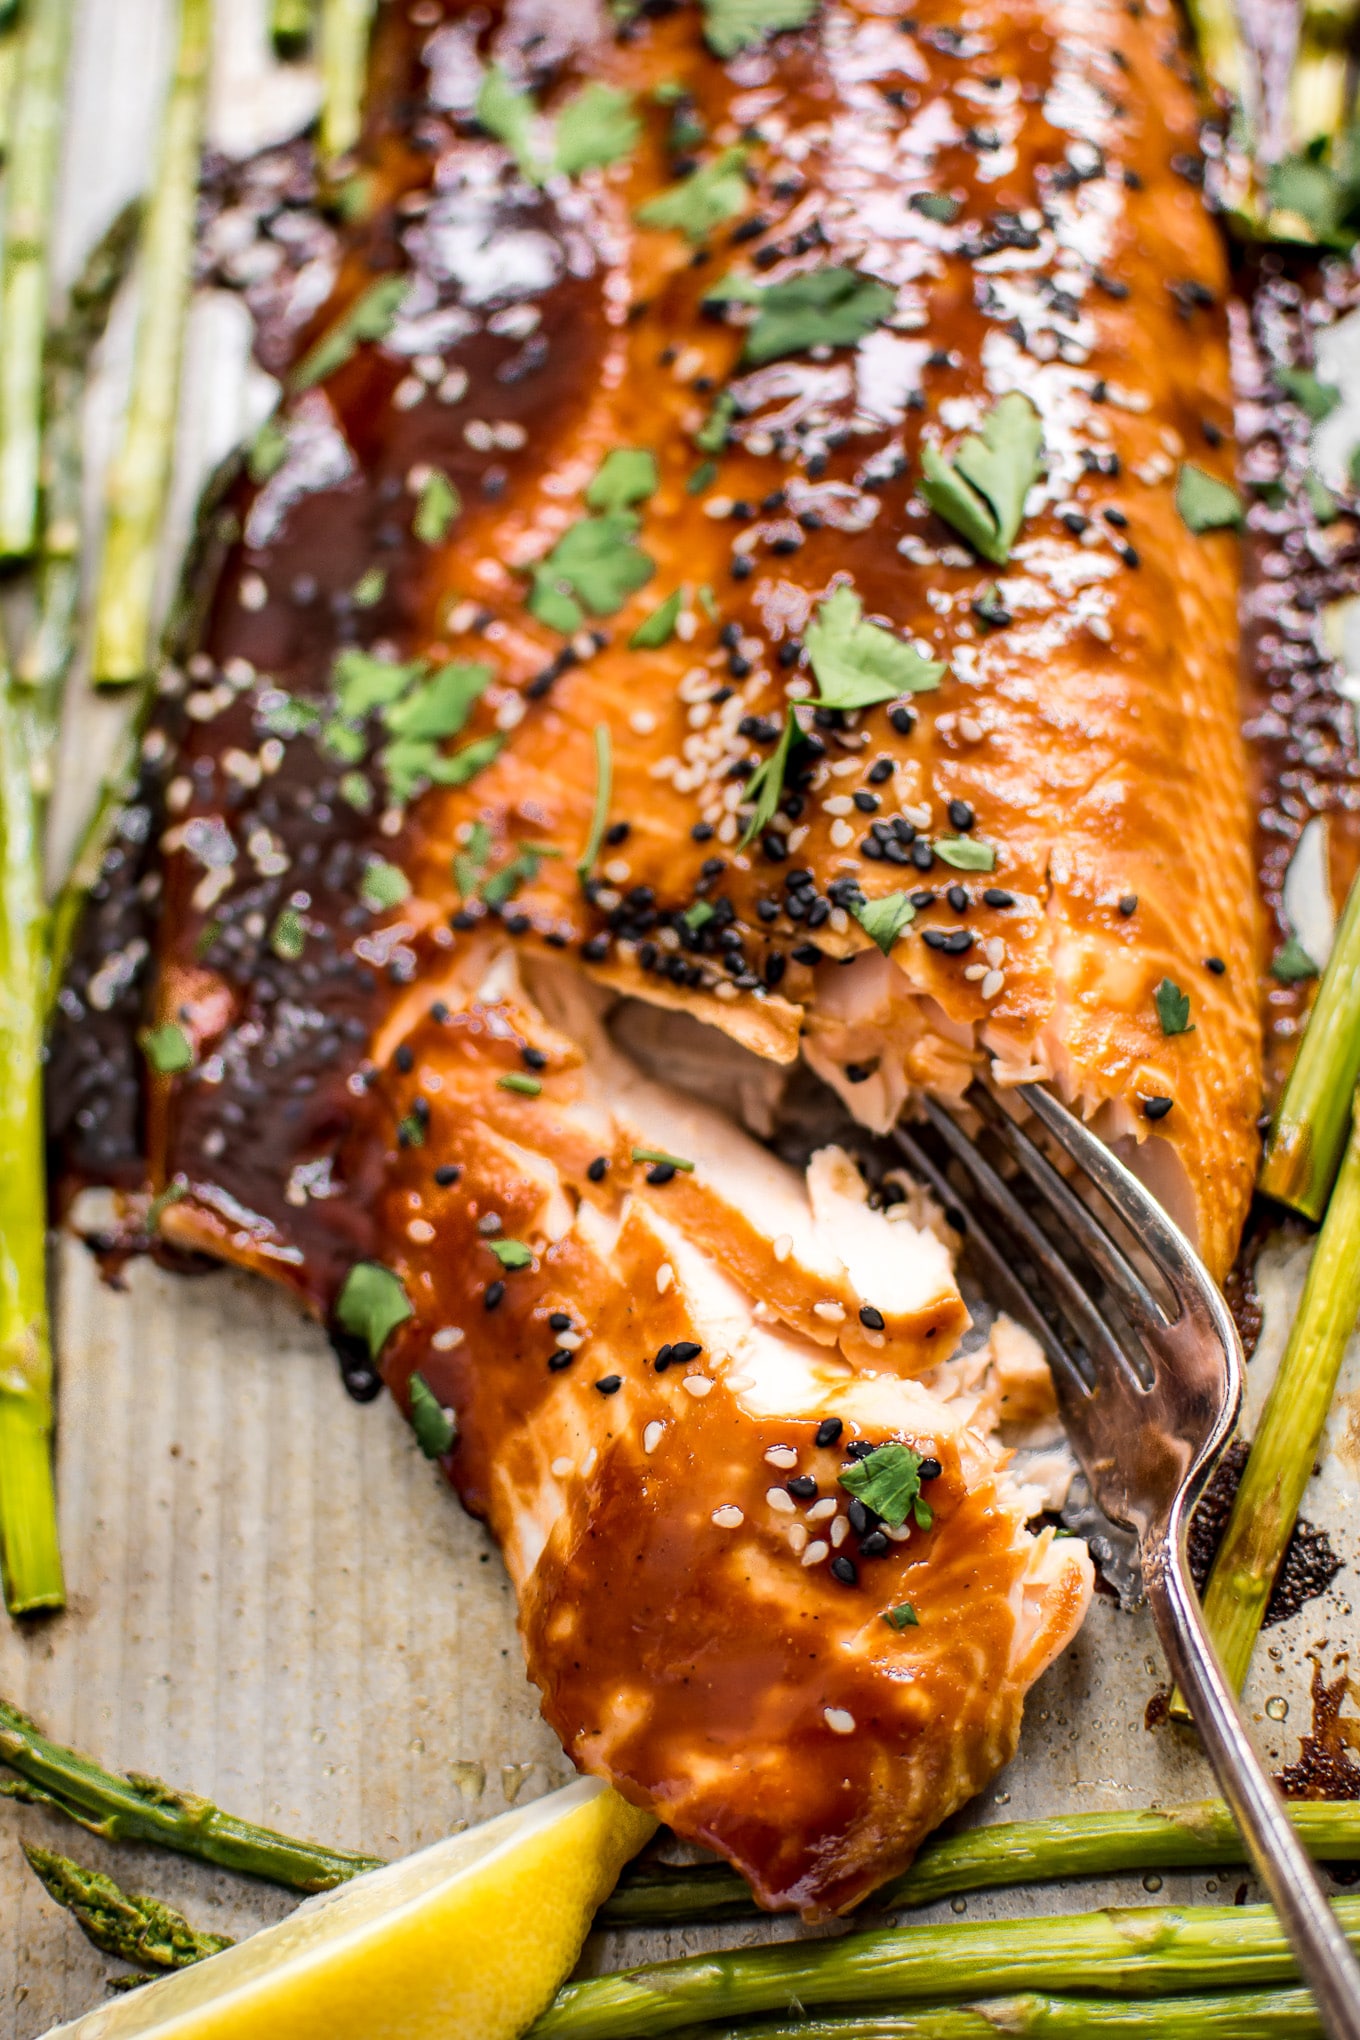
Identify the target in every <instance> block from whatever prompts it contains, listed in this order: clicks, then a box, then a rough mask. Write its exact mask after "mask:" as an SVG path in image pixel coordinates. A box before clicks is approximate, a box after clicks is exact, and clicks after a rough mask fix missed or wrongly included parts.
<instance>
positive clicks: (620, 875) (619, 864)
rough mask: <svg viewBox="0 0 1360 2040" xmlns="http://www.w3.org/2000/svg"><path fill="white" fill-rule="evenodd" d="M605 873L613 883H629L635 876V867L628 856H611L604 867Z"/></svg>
mask: <svg viewBox="0 0 1360 2040" xmlns="http://www.w3.org/2000/svg"><path fill="white" fill-rule="evenodd" d="M604 875H605V877H606V878H607V879H608V880H609V882H610V884H611V885H627V883H628V881H629V879H630V878H631V877H632V876H633V867H632V865H631V864H630V863H629V862H628V859H627V858H626V857H611V858H610V860H609V862H608V863H607V864H606V865H605V867H604Z"/></svg>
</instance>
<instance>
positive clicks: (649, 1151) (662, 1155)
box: [633, 1147, 694, 1175]
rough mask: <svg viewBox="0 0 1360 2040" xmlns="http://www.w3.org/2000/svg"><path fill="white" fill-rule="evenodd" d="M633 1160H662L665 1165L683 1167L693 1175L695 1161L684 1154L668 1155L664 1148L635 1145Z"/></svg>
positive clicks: (687, 1172)
mask: <svg viewBox="0 0 1360 2040" xmlns="http://www.w3.org/2000/svg"><path fill="white" fill-rule="evenodd" d="M633 1160H634V1161H635V1162H660V1163H661V1164H662V1166H663V1167H669V1168H672V1169H683V1170H684V1171H685V1172H686V1174H689V1175H692V1174H693V1172H694V1164H693V1162H687V1161H686V1160H685V1158H684V1156H683V1155H668V1154H667V1153H666V1150H665V1149H664V1148H647V1147H635V1148H634V1149H633Z"/></svg>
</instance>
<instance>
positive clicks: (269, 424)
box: [246, 417, 288, 487]
mask: <svg viewBox="0 0 1360 2040" xmlns="http://www.w3.org/2000/svg"><path fill="white" fill-rule="evenodd" d="M287 458H288V431H287V428H286V427H285V426H283V425H281V424H280V423H279V420H278V418H277V417H272V418H266V419H265V421H264V423H263V425H261V427H260V429H259V431H258V432H257V433H256V434H255V438H254V441H253V443H252V445H251V449H250V452H249V454H248V455H247V458H246V466H247V468H248V470H249V473H250V479H251V481H252V482H254V483H255V484H256V486H257V487H258V485H259V484H260V483H261V482H267V481H268V480H269V477H270V476H271V475H276V474H277V473H278V471H279V469H280V468H281V467H282V466H283V463H284V462H285V461H286V460H287Z"/></svg>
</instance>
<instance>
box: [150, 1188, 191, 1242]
mask: <svg viewBox="0 0 1360 2040" xmlns="http://www.w3.org/2000/svg"><path fill="white" fill-rule="evenodd" d="M188 1195H189V1185H188V1184H187V1183H186V1182H185V1181H184V1178H183V1177H182V1176H180V1177H177V1178H176V1179H175V1181H174V1182H173V1183H167V1184H166V1186H165V1188H164V1190H162V1191H160V1192H158V1194H157V1195H156V1196H155V1197H153V1198H152V1200H151V1202H150V1204H148V1205H147V1207H146V1219H145V1221H144V1224H145V1230H146V1231H147V1232H148V1233H154V1232H157V1231H159V1229H160V1222H161V1213H162V1212H163V1211H168V1210H169V1209H170V1206H171V1205H172V1204H182V1203H183V1201H184V1199H185V1198H186V1197H187V1196H188Z"/></svg>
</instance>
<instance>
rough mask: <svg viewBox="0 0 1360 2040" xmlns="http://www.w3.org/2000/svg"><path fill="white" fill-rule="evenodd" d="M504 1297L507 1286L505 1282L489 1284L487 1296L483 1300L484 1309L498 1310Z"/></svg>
mask: <svg viewBox="0 0 1360 2040" xmlns="http://www.w3.org/2000/svg"><path fill="white" fill-rule="evenodd" d="M504 1295H505V1284H504V1283H503V1282H488V1283H487V1285H486V1294H485V1296H484V1297H483V1298H482V1306H483V1308H484V1309H485V1310H494V1309H495V1308H496V1305H497V1304H498V1303H499V1302H500V1300H501V1298H502V1297H503V1296H504Z"/></svg>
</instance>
